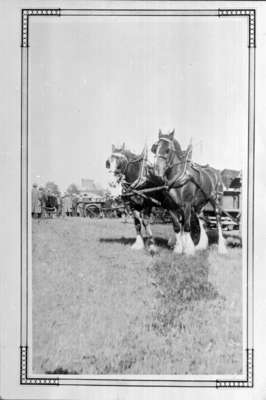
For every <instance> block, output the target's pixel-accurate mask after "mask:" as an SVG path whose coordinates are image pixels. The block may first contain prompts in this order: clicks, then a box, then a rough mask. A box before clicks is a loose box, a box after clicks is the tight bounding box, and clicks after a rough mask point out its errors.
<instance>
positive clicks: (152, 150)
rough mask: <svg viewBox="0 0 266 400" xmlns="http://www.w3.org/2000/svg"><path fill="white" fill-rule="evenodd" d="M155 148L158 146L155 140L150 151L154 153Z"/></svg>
mask: <svg viewBox="0 0 266 400" xmlns="http://www.w3.org/2000/svg"><path fill="white" fill-rule="evenodd" d="M157 148H158V142H157V143H154V144H153V145H152V146H151V152H152V153H153V154H156V151H157Z"/></svg>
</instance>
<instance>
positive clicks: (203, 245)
mask: <svg viewBox="0 0 266 400" xmlns="http://www.w3.org/2000/svg"><path fill="white" fill-rule="evenodd" d="M196 215H197V217H198V221H199V226H200V239H199V243H198V244H197V246H196V250H206V249H207V247H208V244H209V239H208V236H207V233H206V230H205V227H204V222H203V220H202V218H201V217H200V215H199V214H198V213H197V214H196Z"/></svg>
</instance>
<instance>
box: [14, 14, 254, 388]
mask: <svg viewBox="0 0 266 400" xmlns="http://www.w3.org/2000/svg"><path fill="white" fill-rule="evenodd" d="M37 16H47V17H62V16H120V17H123V16H139V17H141V16H183V17H186V16H212V17H219V18H223V17H244V18H246V19H247V22H248V41H247V48H248V160H247V221H246V222H247V227H248V229H247V233H246V240H247V310H246V312H247V326H246V328H247V349H246V372H245V375H246V376H245V379H244V380H217V379H209V380H205V379H202V380H189V379H187V380H179V379H173V380H165V379H160V380H152V379H138V380H137V379H130V378H127V379H124V378H123V379H119V378H117V379H106V378H97V377H95V378H94V379H88V378H86V377H84V378H76V377H75V376H73V375H72V376H71V375H70V376H68V377H66V376H65V375H64V376H62V375H60V376H54V375H53V376H52V377H51V376H49V378H48V377H47V375H45V377H44V376H40V377H35V376H29V372H28V365H29V362H28V359H29V347H28V301H29V298H28V285H29V274H28V244H29V243H28V195H29V194H28V85H29V72H28V65H29V63H28V59H29V47H30V45H29V39H30V29H29V28H30V18H32V17H37ZM255 49H256V10H255V9H242V8H241V9H227V8H226V9H220V8H219V9H209V10H208V9H198V10H190V9H185V10H178V9H130V8H129V9H121V8H116V9H60V8H57V9H51V8H47V9H46V8H40V9H37V8H33V9H30V8H29V9H22V10H21V180H20V182H21V199H20V200H21V231H20V233H21V252H20V255H21V314H20V315H21V324H20V344H21V346H20V384H21V385H69V386H137V387H194V388H195V387H213V388H215V387H216V388H232V387H234V388H236V387H238V388H252V387H253V385H254V349H253V325H254V322H253V304H254V298H253V297H254V293H253V287H254V162H255V149H254V146H255V67H256V59H255Z"/></svg>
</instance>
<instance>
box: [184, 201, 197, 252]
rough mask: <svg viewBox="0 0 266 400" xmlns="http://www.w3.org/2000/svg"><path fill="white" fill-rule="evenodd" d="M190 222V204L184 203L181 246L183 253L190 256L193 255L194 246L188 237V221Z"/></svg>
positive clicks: (189, 236)
mask: <svg viewBox="0 0 266 400" xmlns="http://www.w3.org/2000/svg"><path fill="white" fill-rule="evenodd" d="M190 220H191V203H186V204H185V207H184V234H183V246H184V253H185V254H187V255H189V256H192V255H194V254H195V245H194V243H193V240H192V239H191V235H190V230H191V228H190V226H191V224H190V222H191V221H190Z"/></svg>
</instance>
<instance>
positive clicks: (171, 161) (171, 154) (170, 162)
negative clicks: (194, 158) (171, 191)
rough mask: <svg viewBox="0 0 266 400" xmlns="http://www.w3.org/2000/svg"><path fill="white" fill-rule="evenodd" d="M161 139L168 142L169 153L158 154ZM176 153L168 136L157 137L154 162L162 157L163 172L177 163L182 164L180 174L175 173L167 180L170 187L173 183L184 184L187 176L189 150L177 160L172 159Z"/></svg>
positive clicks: (177, 164)
mask: <svg viewBox="0 0 266 400" xmlns="http://www.w3.org/2000/svg"><path fill="white" fill-rule="evenodd" d="M161 141H164V142H167V143H169V145H170V146H169V153H168V154H167V155H163V154H158V151H159V143H160V142H161ZM175 155H177V154H176V149H175V147H174V144H173V141H172V140H170V139H168V138H159V140H158V142H157V150H156V153H155V160H154V163H155V164H156V161H157V159H158V158H161V159H163V160H164V161H165V162H166V169H165V174H166V172H167V171H169V170H171V169H172V168H174V167H176V166H179V165H184V169H183V171H182V172H181V174H180V175H178V174H176V175H175V176H174V177H173V178H172V179H171V180H170V181H169V182H168V186H169V187H171V186H173V185H175V186H176V185H177V186H182V185H184V184H185V182H186V181H187V179H188V178H189V176H188V173H187V172H188V171H187V165H188V163H189V162H190V160H189V151H187V153H186V154H185V156H184V157H183V158H182V159H181V160H180V159H179V160H178V161H174V158H175Z"/></svg>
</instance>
